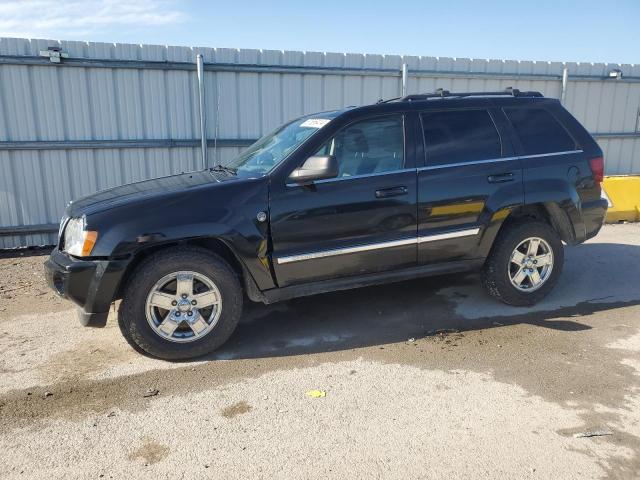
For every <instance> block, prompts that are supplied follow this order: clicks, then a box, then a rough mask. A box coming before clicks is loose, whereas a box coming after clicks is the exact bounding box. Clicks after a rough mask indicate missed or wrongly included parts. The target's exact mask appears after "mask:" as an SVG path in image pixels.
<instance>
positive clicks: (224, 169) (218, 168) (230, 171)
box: [209, 165, 238, 175]
mask: <svg viewBox="0 0 640 480" xmlns="http://www.w3.org/2000/svg"><path fill="white" fill-rule="evenodd" d="M209 171H210V172H223V173H228V174H229V175H237V174H238V169H237V168H233V167H227V166H225V165H216V166H215V167H211V168H210V169H209Z"/></svg>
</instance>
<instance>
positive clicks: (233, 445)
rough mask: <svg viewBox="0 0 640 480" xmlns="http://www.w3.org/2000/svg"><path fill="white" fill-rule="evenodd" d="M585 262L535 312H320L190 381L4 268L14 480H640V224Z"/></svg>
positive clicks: (342, 299) (255, 326)
mask: <svg viewBox="0 0 640 480" xmlns="http://www.w3.org/2000/svg"><path fill="white" fill-rule="evenodd" d="M566 257H567V258H566V263H565V270H564V273H563V275H562V277H561V279H560V282H559V284H558V286H557V287H556V289H555V291H554V292H553V293H552V294H551V295H550V296H549V297H548V298H547V299H546V300H545V301H544V302H542V303H541V304H540V305H538V306H536V307H535V308H527V309H520V308H512V307H507V306H504V305H502V304H499V303H496V302H495V301H494V300H492V299H490V298H489V297H487V296H486V295H485V294H484V292H483V291H482V290H481V288H480V286H479V281H478V277H477V276H476V275H466V276H462V277H460V276H457V277H456V276H449V277H440V278H432V279H427V280H416V281H411V282H405V283H399V284H395V285H389V286H382V287H374V288H366V289H361V290H356V291H350V292H340V293H334V294H326V295H319V296H316V297H310V298H304V299H298V300H294V301H291V302H287V303H283V304H276V305H273V306H271V307H264V306H253V307H251V309H250V310H249V311H248V312H247V315H246V319H245V320H244V321H243V322H242V323H241V325H240V327H239V328H238V330H237V332H236V333H235V334H234V336H233V337H232V339H231V340H230V342H229V343H228V345H227V346H226V347H224V348H223V349H222V350H221V351H219V352H217V353H216V354H215V355H212V356H211V357H210V358H206V359H201V360H198V361H195V362H186V363H168V362H164V361H159V360H154V359H150V358H146V357H144V356H141V355H140V354H138V353H136V352H134V351H133V350H132V349H131V348H130V347H129V346H128V345H127V344H126V343H125V341H124V340H123V338H122V337H121V335H120V332H119V330H118V327H117V325H116V322H115V316H114V315H112V316H111V317H110V319H109V323H108V326H107V328H105V329H97V330H94V329H86V328H81V327H80V326H79V325H78V323H77V321H76V319H75V317H74V315H73V312H72V311H70V310H69V307H70V304H67V303H66V302H62V301H59V300H56V299H55V298H54V297H52V296H51V295H50V294H49V292H48V291H47V290H46V288H45V287H44V286H43V284H42V281H41V279H40V276H39V272H40V265H41V263H42V261H43V257H28V258H26V257H25V258H4V259H0V333H1V335H0V478H138V477H149V478H171V479H175V478H188V479H197V478H221V479H228V478H291V479H300V478H323V479H332V478H335V479H345V478H398V479H406V478H434V479H442V478H451V479H453V478H474V479H482V478H519V479H520V478H525V479H527V478H531V479H534V478H535V479H570V478H576V479H577V478H579V479H587V478H588V479H591V478H615V479H636V478H640V395H639V392H640V225H638V224H635V225H614V226H607V227H605V228H604V229H603V231H602V232H601V234H600V235H599V236H598V237H597V238H596V239H594V240H592V241H590V242H588V243H587V244H585V245H581V246H579V247H571V248H567V256H566ZM149 389H151V391H152V392H151V393H152V394H153V393H155V391H157V394H155V395H151V396H149V393H147V392H148V390H149ZM314 389H315V390H322V391H324V392H325V393H326V396H325V397H323V398H311V397H309V396H307V395H306V392H307V391H309V390H314ZM591 435H595V436H591Z"/></svg>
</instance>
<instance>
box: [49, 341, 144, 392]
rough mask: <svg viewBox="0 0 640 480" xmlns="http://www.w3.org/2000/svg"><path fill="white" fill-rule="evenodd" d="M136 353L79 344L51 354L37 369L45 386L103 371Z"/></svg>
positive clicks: (133, 356) (128, 350)
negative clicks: (70, 348)
mask: <svg viewBox="0 0 640 480" xmlns="http://www.w3.org/2000/svg"><path fill="white" fill-rule="evenodd" d="M137 355H138V354H137V352H135V351H133V350H131V349H127V350H120V349H117V350H116V349H114V348H108V346H106V345H100V344H96V343H88V344H80V345H78V346H77V347H76V348H74V349H72V350H65V351H63V352H59V353H56V354H53V355H52V356H51V358H50V359H49V360H48V361H47V362H46V363H43V364H41V365H40V366H39V367H38V373H39V375H40V378H42V380H43V382H45V384H54V383H59V382H61V381H69V380H77V379H81V378H85V377H87V376H90V375H91V374H95V373H98V372H102V371H104V370H105V369H106V368H108V367H109V366H110V365H114V364H118V363H122V362H125V361H126V360H128V359H133V358H135V357H137Z"/></svg>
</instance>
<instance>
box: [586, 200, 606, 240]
mask: <svg viewBox="0 0 640 480" xmlns="http://www.w3.org/2000/svg"><path fill="white" fill-rule="evenodd" d="M608 206H609V203H608V202H607V200H606V199H605V198H601V199H599V200H595V201H593V202H587V203H584V204H583V205H582V221H583V222H584V230H585V240H588V239H590V238H593V237H595V236H596V235H597V234H598V232H599V231H600V229H601V228H602V225H603V224H604V219H605V216H606V215H607V208H608Z"/></svg>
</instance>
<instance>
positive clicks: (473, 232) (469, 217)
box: [418, 108, 524, 264]
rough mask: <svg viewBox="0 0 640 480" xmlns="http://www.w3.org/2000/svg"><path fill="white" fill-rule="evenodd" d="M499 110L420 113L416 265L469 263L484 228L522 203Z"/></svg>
mask: <svg viewBox="0 0 640 480" xmlns="http://www.w3.org/2000/svg"><path fill="white" fill-rule="evenodd" d="M503 122H505V118H504V117H503V116H502V112H500V111H499V110H489V109H482V108H479V109H465V110H441V111H429V112H424V113H422V114H421V124H422V129H423V134H424V146H425V153H426V155H425V166H424V167H422V168H420V169H419V173H418V190H419V191H418V257H419V262H420V263H422V264H428V263H440V262H446V261H457V260H471V259H475V258H478V257H479V256H481V255H480V253H479V251H478V247H479V245H480V240H481V238H482V235H483V233H484V231H485V229H486V228H487V227H488V226H489V225H491V223H492V222H493V221H494V220H495V219H497V218H498V217H499V216H500V215H502V214H504V213H505V212H504V211H503V210H501V208H503V207H504V206H515V205H519V204H522V202H523V200H524V193H523V185H522V166H521V160H520V159H519V158H517V157H516V156H514V152H513V149H512V146H511V142H510V141H509V139H508V138H501V137H506V136H507V135H506V134H503V135H502V136H501V135H500V133H499V132H501V131H502V132H504V131H505V130H504V129H503V128H500V129H499V128H498V127H499V126H501V125H503Z"/></svg>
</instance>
